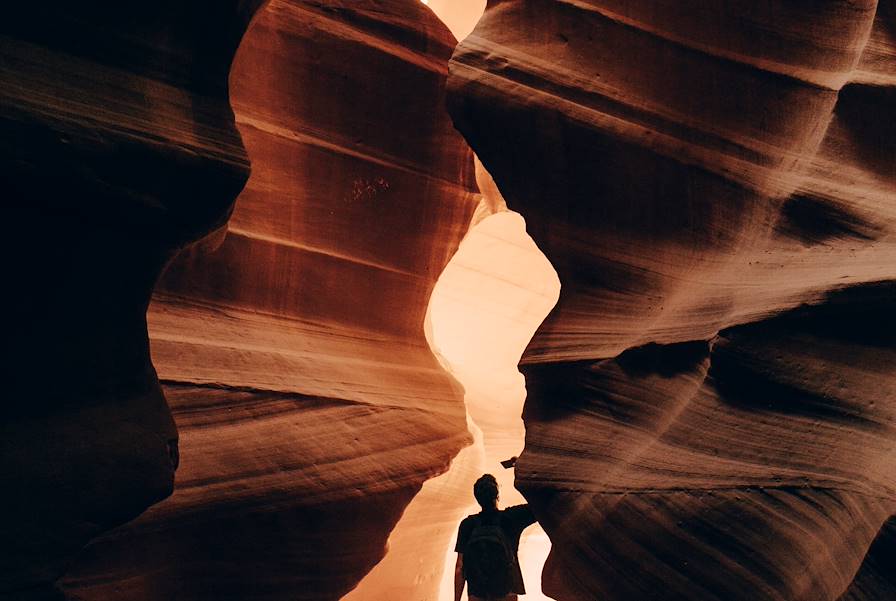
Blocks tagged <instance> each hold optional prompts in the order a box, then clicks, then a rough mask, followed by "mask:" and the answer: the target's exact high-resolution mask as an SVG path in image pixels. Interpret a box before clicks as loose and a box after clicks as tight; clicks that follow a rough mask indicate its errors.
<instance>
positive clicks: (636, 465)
mask: <svg viewBox="0 0 896 601" xmlns="http://www.w3.org/2000/svg"><path fill="white" fill-rule="evenodd" d="M894 31H896V29H894V8H893V3H892V2H882V3H880V5H879V6H878V5H877V3H876V2H872V1H869V2H852V3H843V2H839V1H830V2H820V3H818V2H816V3H812V5H811V6H810V5H809V4H799V3H797V4H794V3H785V2H771V3H763V4H761V5H759V4H754V3H734V4H732V3H724V2H709V3H706V2H699V3H698V2H685V3H683V4H682V3H681V2H675V3H673V2H660V3H650V4H648V3H625V2H616V1H613V0H586V1H582V2H566V1H553V0H530V1H527V2H511V1H497V2H492V3H490V4H489V7H488V8H487V10H486V13H485V16H484V17H483V19H482V20H481V21H480V22H479V24H478V25H477V27H476V29H475V30H474V31H473V33H472V34H471V35H470V36H469V37H468V38H466V39H465V40H464V41H463V43H462V44H461V45H460V46H459V47H458V49H457V50H456V51H455V54H454V57H453V59H452V63H451V75H450V77H449V110H450V112H451V114H452V117H453V118H454V120H455V124H456V125H457V127H458V128H459V129H460V131H461V132H462V133H463V134H464V136H465V137H466V138H467V140H468V141H469V142H470V144H471V146H472V147H473V149H474V151H475V152H476V153H477V155H478V156H479V157H480V159H481V160H482V162H483V163H484V165H485V166H486V168H487V169H488V170H489V172H490V173H491V174H492V175H493V176H494V179H495V181H496V183H497V185H498V187H499V188H500V189H501V191H502V192H503V194H504V196H505V198H506V200H507V203H508V206H509V207H510V208H511V209H512V210H516V211H519V212H520V213H521V214H522V215H523V216H524V217H525V219H526V222H527V224H528V229H529V232H530V234H531V235H532V237H533V239H534V240H535V242H536V243H537V244H538V246H539V247H540V248H541V249H542V251H543V252H544V253H545V255H546V256H547V257H548V259H549V260H550V261H551V263H552V264H553V265H554V267H555V269H556V270H557V273H558V275H559V277H560V281H561V284H562V289H561V295H560V300H559V303H558V305H557V307H556V308H555V309H554V311H553V312H552V313H551V315H550V316H549V317H548V319H547V320H546V322H545V323H544V324H543V326H542V327H541V328H540V329H539V331H538V332H537V333H536V335H535V338H534V339H533V340H532V342H531V343H530V345H529V347H528V349H527V351H526V354H525V355H524V357H523V360H522V369H523V372H524V373H525V375H526V379H527V388H528V390H529V398H528V400H527V406H526V414H525V421H526V426H527V435H526V449H525V452H524V454H523V455H522V457H521V460H520V462H519V464H518V467H517V485H518V486H519V487H520V488H521V489H522V490H523V492H524V494H525V495H526V497H527V498H528V499H529V500H530V502H531V503H533V505H534V506H535V507H536V512H537V514H538V516H539V518H540V521H542V523H543V524H544V527H545V530H546V531H547V532H548V534H549V535H550V537H551V540H552V542H553V550H552V555H551V557H550V559H549V561H548V565H547V567H546V568H545V574H544V579H545V586H546V589H545V590H546V591H547V592H548V593H549V594H551V595H552V596H554V597H556V598H557V599H560V600H572V599H602V600H611V599H620V600H624V599H640V598H652V599H726V600H731V599H751V600H755V599H780V600H789V601H793V600H805V601H809V600H812V601H817V600H834V599H837V598H838V597H840V596H841V594H844V592H845V591H846V590H847V588H848V587H849V586H850V583H851V582H852V581H853V578H854V577H855V576H856V574H857V572H858V573H859V575H860V576H859V578H858V579H857V580H856V583H857V584H856V586H855V587H853V589H850V590H851V591H853V590H855V591H857V592H855V593H854V594H855V595H860V594H862V593H861V592H858V591H859V590H860V589H862V587H866V590H867V587H868V586H873V583H874V582H875V578H877V579H878V580H880V579H881V577H879V576H876V574H877V573H878V570H879V568H875V565H881V563H883V565H886V559H885V558H884V559H881V557H880V554H881V553H886V548H887V544H888V543H887V540H888V539H887V536H886V531H881V535H880V536H878V532H879V531H880V529H881V527H882V526H883V524H884V523H885V522H886V521H887V520H888V518H889V517H890V516H891V515H892V514H893V513H894V512H896V494H894V493H896V491H894V489H893V485H892V482H893V478H894V476H896V455H894V442H893V441H894V412H896V406H894V403H893V400H892V397H893V392H894V390H896V388H894V387H896V372H894V370H896V367H894V361H893V360H894V356H893V346H894V342H896V327H894V320H893V318H892V311H893V309H894V306H896V290H894V281H896V261H894V259H896V245H894V242H896V236H894V234H896V219H894V218H896V204H894V193H896V169H894V167H896V152H894V150H896V142H894V139H896V138H894V136H893V133H894V132H893V120H892V108H893V99H894V95H893V92H894V90H896V88H894V87H893V86H894V83H896V80H894V76H896V69H894V65H893V57H894V48H896V46H894V44H893V41H894V40H893V33H894ZM875 537H878V541H879V542H878V543H875V546H874V547H873V549H877V551H873V552H872V553H871V554H869V556H868V557H869V562H868V563H866V565H865V566H863V567H861V569H860V566H861V564H862V561H863V559H864V558H865V555H866V552H867V551H868V549H869V547H871V545H872V541H874V540H875ZM874 557H877V560H875V559H874ZM890 557H891V558H892V556H890ZM875 561H876V563H875ZM869 583H870V584H869ZM848 594H852V593H847V595H848ZM865 594H866V595H867V593H865ZM882 594H885V593H882ZM847 598H849V597H847ZM852 598H863V597H860V596H855V597H852ZM867 598H875V597H873V595H872V596H870V597H867ZM877 598H881V597H877Z"/></svg>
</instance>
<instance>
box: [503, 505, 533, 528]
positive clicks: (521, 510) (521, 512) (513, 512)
mask: <svg viewBox="0 0 896 601" xmlns="http://www.w3.org/2000/svg"><path fill="white" fill-rule="evenodd" d="M503 513H504V516H505V517H506V518H508V519H510V520H513V521H515V522H529V523H532V522H533V521H535V516H534V515H533V514H532V510H531V509H530V508H529V505H528V504H526V503H523V504H522V505H514V506H513V507H508V508H507V509H505V510H504V512H503Z"/></svg>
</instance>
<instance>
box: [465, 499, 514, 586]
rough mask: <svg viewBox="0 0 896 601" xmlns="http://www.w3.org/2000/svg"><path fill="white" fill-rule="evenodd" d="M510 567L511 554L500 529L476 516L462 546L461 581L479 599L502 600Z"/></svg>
mask: <svg viewBox="0 0 896 601" xmlns="http://www.w3.org/2000/svg"><path fill="white" fill-rule="evenodd" d="M495 517H498V516H495ZM498 519H500V518H498ZM512 567H513V551H511V549H510V543H509V542H508V541H507V535H506V534H505V533H504V529H503V528H501V526H500V524H498V523H490V522H487V521H486V519H485V517H483V516H480V519H479V521H478V523H477V524H476V526H475V527H474V528H473V531H472V532H471V533H470V538H469V539H468V540H467V544H466V545H465V546H464V578H465V579H466V581H467V583H469V585H470V588H471V589H475V590H476V591H477V592H478V593H479V596H483V595H485V596H489V597H502V596H504V595H506V594H507V593H509V592H510V573H511V568H512Z"/></svg>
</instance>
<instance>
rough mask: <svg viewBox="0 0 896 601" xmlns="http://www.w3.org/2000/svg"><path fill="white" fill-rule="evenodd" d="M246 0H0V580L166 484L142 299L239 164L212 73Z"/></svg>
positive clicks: (116, 517) (53, 559)
mask: <svg viewBox="0 0 896 601" xmlns="http://www.w3.org/2000/svg"><path fill="white" fill-rule="evenodd" d="M259 4H260V2H251V1H249V2H247V1H240V2H235V1H226V2H210V1H205V0H197V1H194V2H189V3H183V2H179V1H178V2H175V1H168V0H163V1H161V2H153V3H143V4H140V5H139V6H138V5H133V4H131V3H127V4H126V5H121V6H119V5H115V6H112V5H110V4H109V3H100V2H87V3H71V2H61V1H55V0H50V1H48V2H40V3H29V2H18V3H13V4H11V5H9V6H5V7H4V9H3V18H2V19H0V55H2V58H0V140H2V142H0V158H2V160H0V164H2V166H0V186H2V187H3V190H4V193H5V195H6V199H7V201H6V202H5V211H6V217H7V220H6V221H5V223H6V228H5V229H6V232H5V234H4V236H3V251H4V255H5V256H6V257H7V265H8V268H7V270H6V287H7V290H8V291H10V293H9V294H4V300H3V303H4V307H3V309H4V314H5V315H6V316H7V322H8V323H7V325H6V328H5V334H4V336H5V340H6V347H7V349H8V350H9V354H8V356H7V359H6V360H5V361H4V368H3V381H4V383H3V389H4V403H3V405H4V413H5V416H4V419H3V422H2V426H0V427H2V431H0V440H2V442H0V473H2V474H3V480H4V483H5V485H4V487H3V495H2V499H0V516H2V518H0V540H2V541H3V552H2V558H3V561H2V568H0V597H4V598H6V597H11V598H15V599H22V598H32V597H33V598H44V597H45V596H49V595H53V592H52V582H53V580H55V579H56V578H57V577H58V576H59V574H60V573H61V572H62V570H63V569H64V566H65V564H66V562H67V561H68V560H70V558H71V557H72V556H73V555H74V554H75V553H77V551H78V550H79V549H80V548H81V547H82V546H83V545H84V544H85V543H86V542H87V541H88V540H89V539H90V538H91V537H93V536H96V535H97V534H99V533H101V532H103V531H105V530H108V529H110V528H112V527H114V526H116V525H118V524H120V523H122V522H124V521H126V520H128V519H130V518H132V517H134V516H135V515H137V514H138V513H140V512H141V511H142V510H144V509H145V508H146V507H147V506H149V505H150V504H151V503H154V502H157V501H159V500H161V499H163V498H164V497H166V496H167V495H169V494H170V493H171V489H172V483H173V477H174V470H175V468H176V466H177V461H178V447H177V432H176V429H175V426H174V422H173V421H172V418H171V414H170V412H169V410H168V407H167V406H166V404H165V400H164V398H163V395H162V391H161V388H160V386H159V383H158V380H157V378H156V373H155V371H154V369H153V366H152V363H151V362H150V356H149V343H148V339H147V331H146V319H145V312H146V307H147V305H148V303H149V299H150V294H151V292H152V289H153V285H154V284H155V281H156V279H157V277H158V275H159V273H160V271H161V270H162V268H163V266H164V265H165V263H166V262H167V261H168V260H169V259H170V258H171V257H172V256H173V255H174V254H176V252H177V251H179V250H180V249H182V248H183V247H185V246H186V245H188V244H190V243H192V242H193V241H195V240H197V239H199V238H201V237H203V236H205V235H206V234H208V233H209V232H211V231H213V230H215V229H217V228H220V227H221V226H222V225H223V224H224V223H225V222H226V219H227V217H228V215H229V213H230V211H231V208H232V205H233V201H234V199H235V198H236V196H237V194H238V193H239V191H240V190H241V188H242V187H243V184H244V183H245V181H246V179H247V177H248V174H249V163H248V160H247V157H246V154H245V151H244V149H243V146H242V143H241V141H240V137H239V134H238V133H237V130H236V127H235V124H234V120H233V113H232V111H231V108H230V104H229V102H228V88H227V76H228V73H229V70H230V64H231V60H232V58H233V55H234V53H235V51H236V47H237V44H238V43H239V40H240V37H241V35H242V33H243V31H244V30H245V28H246V26H247V24H248V22H249V19H250V18H251V16H252V14H253V12H254V11H255V10H256V9H257V7H258V5H259ZM13 291H14V292H13Z"/></svg>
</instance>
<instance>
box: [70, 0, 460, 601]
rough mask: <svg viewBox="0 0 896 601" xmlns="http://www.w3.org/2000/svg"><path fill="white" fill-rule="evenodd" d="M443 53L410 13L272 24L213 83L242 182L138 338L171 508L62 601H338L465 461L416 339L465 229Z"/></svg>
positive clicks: (455, 408) (415, 8)
mask: <svg viewBox="0 0 896 601" xmlns="http://www.w3.org/2000/svg"><path fill="white" fill-rule="evenodd" d="M454 43H455V42H454V40H453V38H452V37H451V34H450V33H449V32H448V30H447V29H446V28H445V27H444V26H443V25H442V24H441V23H439V22H438V20H437V19H435V17H434V16H433V15H432V14H431V13H430V12H429V11H428V10H427V9H426V8H425V7H424V6H422V5H421V4H419V3H417V2H416V1H411V0H388V1H386V0H383V1H380V0H370V1H367V0H365V1H363V2H358V1H354V0H346V1H343V2H315V1H310V0H308V1H299V0H273V1H272V2H270V3H269V4H268V5H267V6H266V7H265V8H264V9H262V10H261V11H260V12H259V14H258V16H257V17H256V20H255V21H254V22H253V25H252V27H251V28H250V29H249V31H248V32H247V34H246V35H245V37H244V39H243V43H242V45H241V46H240V49H239V52H238V53H237V58H236V61H235V64H234V67H233V70H232V72H231V76H230V83H231V93H232V99H233V104H234V109H235V112H236V114H237V124H238V126H239V128H240V131H241V133H242V135H243V139H244V140H245V145H246V148H247V152H248V156H249V158H250V160H251V162H252V175H251V178H250V179H249V182H248V184H247V186H246V189H245V191H244V192H243V194H242V195H241V196H240V198H239V200H238V202H237V205H236V209H235V211H234V213H233V216H232V218H231V220H230V223H229V231H228V233H227V236H226V238H224V239H223V241H222V242H221V243H220V247H219V248H218V249H217V250H215V251H214V252H209V249H207V248H196V249H194V250H192V251H190V252H188V253H186V254H184V255H182V256H181V257H180V258H179V259H178V260H177V261H175V262H174V264H173V265H172V266H171V267H170V268H169V270H168V271H167V273H166V275H165V277H164V279H163V280H162V282H161V283H160V285H159V287H158V289H157V294H156V296H155V299H154V302H153V304H152V306H151V307H150V309H149V314H148V319H149V325H150V332H151V343H152V352H153V360H154V362H155V364H156V366H157V369H158V371H159V374H160V377H161V378H162V380H163V382H164V383H165V390H166V395H167V396H168V398H169V402H170V403H171V406H172V410H173V413H174V417H175V420H176V422H177V425H178V429H179V431H180V435H181V457H182V464H181V467H180V469H179V471H178V475H177V483H176V487H175V493H174V495H173V496H172V497H171V499H169V500H168V501H166V502H164V503H162V504H160V505H158V506H156V507H154V508H152V509H151V510H149V511H148V512H146V513H145V514H144V515H143V516H141V517H140V518H139V519H137V520H136V521H134V522H133V523H131V524H129V525H127V526H126V527H124V528H122V529H119V530H118V531H117V532H115V533H114V534H113V535H110V536H108V537H104V538H102V539H100V540H97V541H95V542H94V543H93V544H92V545H91V546H90V547H89V548H88V550H87V552H86V553H85V554H84V556H83V557H82V558H81V560H80V561H79V563H78V564H76V565H75V566H74V567H73V568H72V570H70V571H69V575H68V576H67V578H66V580H65V581H64V585H65V588H66V591H67V592H70V593H72V594H76V595H77V596H79V597H80V598H82V599H85V600H89V599H97V600H105V599H109V598H123V599H124V598H126V599H132V600H133V599H146V600H147V601H151V600H152V601H155V600H158V599H178V600H189V599H209V598H214V599H239V600H241V599H254V600H263V599H290V600H295V599H336V598H338V597H339V596H341V595H342V594H344V593H345V592H347V591H348V590H349V589H351V588H352V587H353V586H354V585H355V584H356V583H357V582H358V580H359V579H360V578H361V577H362V576H363V575H364V574H365V573H366V572H367V571H368V570H370V568H371V567H372V566H373V565H374V564H375V563H376V562H377V561H378V560H379V559H380V558H381V557H382V556H383V554H384V552H385V543H386V538H387V536H388V534H389V531H390V530H391V529H392V527H393V526H394V524H395V523H396V521H397V520H398V518H399V516H400V514H401V512H402V511H403V510H404V507H405V506H406V505H407V503H408V502H409V501H410V499H411V498H412V496H413V495H414V494H415V493H416V492H417V491H418V490H419V488H420V486H421V485H422V483H423V481H424V480H426V479H427V478H430V477H431V476H433V475H435V474H437V473H439V472H441V471H443V470H444V469H446V468H447V466H448V463H449V462H450V460H451V458H452V457H453V456H454V455H455V454H456V453H457V451H458V450H459V449H460V448H461V447H462V446H463V445H465V444H467V443H468V441H469V434H468V433H467V430H466V420H465V412H464V409H463V404H462V395H461V391H460V388H459V386H458V385H457V384H456V383H455V382H454V381H453V379H452V378H451V377H450V376H448V374H447V373H445V372H444V371H443V370H442V369H441V367H440V366H439V365H438V363H437V362H436V360H435V358H434V357H433V356H432V353H431V351H430V350H429V347H428V346H427V343H426V340H425V338H424V334H423V323H424V315H425V311H426V306H427V303H428V300H429V295H430V293H431V290H432V287H433V285H434V283H435V280H436V278H437V277H438V275H439V274H440V273H441V271H442V269H443V267H444V265H445V263H446V262H447V260H448V258H449V257H450V256H451V254H452V253H453V251H454V249H455V247H456V245H457V243H458V241H459V239H460V237H461V236H462V234H463V232H464V231H465V230H466V228H467V224H468V223H469V220H470V218H471V216H472V212H473V209H474V208H475V203H476V201H477V198H476V197H475V195H474V194H473V193H472V190H473V189H474V188H473V186H474V185H475V184H474V175H473V164H472V153H471V152H470V150H469V148H468V147H467V146H466V144H465V143H464V141H463V139H462V138H461V137H460V136H459V134H458V133H457V132H456V131H455V130H454V129H453V127H452V125H451V122H450V119H449V118H448V116H447V113H445V111H444V109H443V108H442V107H443V106H444V93H445V90H444V84H445V78H446V76H447V62H448V59H449V57H450V54H451V52H452V50H453V47H454Z"/></svg>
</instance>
